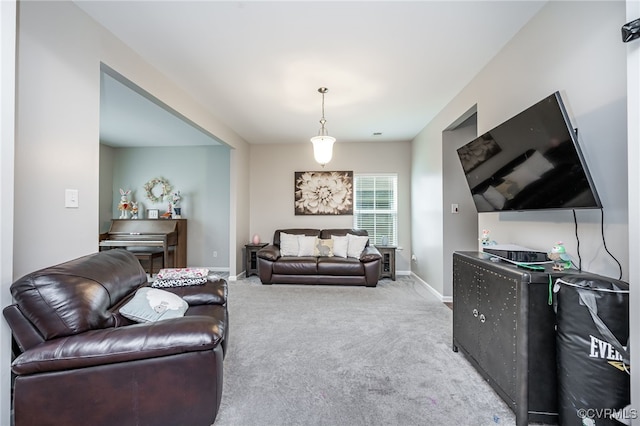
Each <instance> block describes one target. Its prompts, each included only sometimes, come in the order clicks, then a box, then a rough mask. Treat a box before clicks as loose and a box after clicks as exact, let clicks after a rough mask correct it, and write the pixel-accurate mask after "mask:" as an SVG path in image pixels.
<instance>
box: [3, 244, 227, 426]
mask: <svg viewBox="0 0 640 426" xmlns="http://www.w3.org/2000/svg"><path fill="white" fill-rule="evenodd" d="M147 285H148V284H147V276H146V274H145V271H144V270H143V269H142V267H141V266H140V263H139V262H138V260H137V259H136V257H135V256H134V255H133V254H131V253H130V252H128V251H126V250H108V251H104V252H100V253H95V254H91V255H88V256H84V257H81V258H78V259H75V260H72V261H69V262H65V263H62V264H60V265H57V266H52V267H49V268H44V269H41V270H39V271H36V272H33V273H31V274H28V275H26V276H24V277H22V278H20V279H19V280H17V281H16V282H14V283H13V284H12V285H11V293H12V295H13V298H14V300H15V304H13V305H10V306H8V307H6V308H5V309H4V311H3V313H4V316H5V318H6V320H7V322H8V323H9V326H10V327H11V329H12V331H13V337H14V356H15V358H14V360H13V362H12V365H11V368H12V372H13V377H14V381H13V409H14V424H15V425H16V426H26V425H38V426H43V425H93V426H97V425H120V426H122V425H136V426H141V425H149V426H158V425H167V426H169V425H170V426H176V425H190V426H208V425H211V424H212V423H213V422H214V420H215V418H216V414H217V412H218V408H219V405H220V400H221V396H222V364H223V357H224V352H225V350H226V347H227V341H228V312H227V304H226V302H227V283H226V281H224V280H211V279H210V280H208V281H207V282H206V283H205V284H202V285H193V286H185V287H172V288H164V289H163V290H168V291H171V292H172V293H174V294H177V295H178V296H180V297H181V298H182V299H183V300H184V301H186V302H187V303H188V305H189V307H188V309H187V311H186V313H185V314H184V316H183V317H179V318H173V319H165V320H161V321H156V322H148V323H134V322H133V321H131V320H129V319H127V318H125V317H124V316H122V315H121V314H120V312H119V308H120V307H122V306H123V305H124V304H125V303H126V302H127V301H128V300H130V298H131V297H132V296H133V295H134V294H135V292H136V291H137V290H138V289H139V288H141V287H143V286H147Z"/></svg>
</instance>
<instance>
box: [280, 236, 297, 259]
mask: <svg viewBox="0 0 640 426" xmlns="http://www.w3.org/2000/svg"><path fill="white" fill-rule="evenodd" d="M299 251H300V243H298V236H297V235H294V234H287V233H285V232H281V233H280V254H281V255H282V256H297V255H298V252H299Z"/></svg>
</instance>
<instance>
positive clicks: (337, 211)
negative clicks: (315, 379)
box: [294, 171, 353, 215]
mask: <svg viewBox="0 0 640 426" xmlns="http://www.w3.org/2000/svg"><path fill="white" fill-rule="evenodd" d="M294 175H295V176H294V177H295V211H296V215H350V214H353V172H351V171H349V172H295V174H294Z"/></svg>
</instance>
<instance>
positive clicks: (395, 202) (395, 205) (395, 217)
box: [353, 173, 398, 246]
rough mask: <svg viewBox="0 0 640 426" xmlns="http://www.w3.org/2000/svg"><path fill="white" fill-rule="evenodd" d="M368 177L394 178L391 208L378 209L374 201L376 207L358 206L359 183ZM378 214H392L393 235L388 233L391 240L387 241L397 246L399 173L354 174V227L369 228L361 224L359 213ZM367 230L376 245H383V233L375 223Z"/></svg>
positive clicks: (370, 239)
mask: <svg viewBox="0 0 640 426" xmlns="http://www.w3.org/2000/svg"><path fill="white" fill-rule="evenodd" d="M367 178H373V179H376V178H384V179H389V178H392V188H393V194H392V200H391V203H390V204H391V208H389V209H378V208H375V203H374V207H373V208H370V209H362V208H358V204H359V200H358V192H359V190H358V186H359V185H358V184H359V181H360V179H367ZM364 213H367V214H372V213H373V214H374V215H375V214H376V213H380V214H385V215H388V214H391V216H392V224H391V235H387V237H388V239H389V241H388V243H387V245H390V246H397V245H398V174H397V173H357V174H355V173H354V175H353V227H354V228H362V229H367V228H366V227H362V226H360V225H359V220H358V218H359V215H361V214H364ZM367 232H369V241H370V243H371V244H374V245H382V234H380V233H378V232H376V229H375V224H374V225H373V228H371V229H367Z"/></svg>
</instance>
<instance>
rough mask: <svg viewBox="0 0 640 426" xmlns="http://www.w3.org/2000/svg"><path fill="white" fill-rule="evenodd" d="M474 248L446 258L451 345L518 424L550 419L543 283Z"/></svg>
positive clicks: (550, 332) (550, 353) (554, 413)
mask: <svg viewBox="0 0 640 426" xmlns="http://www.w3.org/2000/svg"><path fill="white" fill-rule="evenodd" d="M567 273H571V272H570V271H567V272H564V273H559V272H555V271H553V270H551V268H550V267H549V271H545V272H529V271H528V270H525V269H521V268H518V267H517V266H515V265H513V264H510V263H508V262H502V261H500V262H493V261H491V260H490V256H488V255H486V254H484V253H477V252H456V253H454V255H453V349H454V351H458V350H460V351H461V352H462V353H463V354H464V355H465V357H466V358H467V359H468V360H469V362H470V363H471V364H472V365H473V366H474V367H475V368H476V369H477V370H478V371H479V372H480V374H482V376H483V377H484V378H485V379H486V380H487V381H488V383H489V384H490V385H491V386H492V387H493V389H494V390H495V391H496V392H497V393H498V394H499V395H500V397H501V398H502V399H503V400H504V401H505V402H506V403H507V404H508V405H509V407H510V408H511V409H512V410H513V411H514V413H515V414H516V423H517V425H526V424H528V423H529V422H538V423H557V419H558V408H557V396H556V395H557V393H556V361H555V357H556V342H555V338H556V336H555V314H554V312H553V307H552V306H550V305H549V304H548V300H549V299H548V298H549V280H550V279H551V280H552V281H554V280H555V278H556V277H559V276H562V275H566V274H567Z"/></svg>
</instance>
